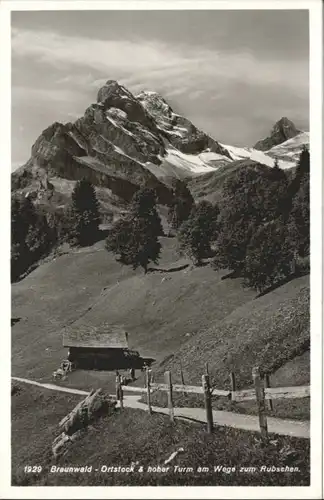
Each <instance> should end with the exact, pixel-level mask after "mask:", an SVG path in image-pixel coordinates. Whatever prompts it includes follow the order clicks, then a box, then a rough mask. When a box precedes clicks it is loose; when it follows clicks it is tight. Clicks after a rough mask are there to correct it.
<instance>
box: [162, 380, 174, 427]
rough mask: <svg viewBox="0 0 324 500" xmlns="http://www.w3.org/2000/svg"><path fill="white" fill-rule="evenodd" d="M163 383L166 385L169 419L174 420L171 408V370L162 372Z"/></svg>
mask: <svg viewBox="0 0 324 500" xmlns="http://www.w3.org/2000/svg"><path fill="white" fill-rule="evenodd" d="M164 379H165V383H166V384H167V385H168V406H169V412H170V420H171V422H174V409H173V398H172V381H171V372H170V371H167V372H165V374H164Z"/></svg>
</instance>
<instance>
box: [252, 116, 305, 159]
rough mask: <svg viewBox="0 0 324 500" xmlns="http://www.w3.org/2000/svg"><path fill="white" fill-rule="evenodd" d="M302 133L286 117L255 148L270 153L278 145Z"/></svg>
mask: <svg viewBox="0 0 324 500" xmlns="http://www.w3.org/2000/svg"><path fill="white" fill-rule="evenodd" d="M300 133H301V130H298V129H297V128H296V127H295V125H294V123H293V122H292V121H290V120H289V119H288V118H286V117H282V118H280V120H278V121H277V122H276V123H275V124H274V126H273V127H272V130H271V132H270V136H269V137H266V138H265V139H262V140H261V141H258V142H257V143H256V144H255V145H254V148H255V149H259V150H261V151H268V150H269V149H271V148H272V147H274V146H277V145H278V144H281V143H282V142H285V141H287V140H288V139H291V138H292V137H295V136H296V135H298V134H300Z"/></svg>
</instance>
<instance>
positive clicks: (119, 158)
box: [12, 80, 231, 203]
mask: <svg viewBox="0 0 324 500" xmlns="http://www.w3.org/2000/svg"><path fill="white" fill-rule="evenodd" d="M202 152H205V153H207V154H210V155H214V156H215V155H218V156H219V157H220V159H221V160H223V161H225V162H226V161H231V156H230V154H229V153H228V151H227V150H226V149H225V148H224V147H222V146H221V145H220V144H219V143H218V142H217V141H215V140H214V139H212V138H211V137H209V136H208V135H207V134H205V133H204V132H202V131H200V130H199V129H197V128H196V127H195V126H194V125H193V124H192V123H191V122H190V121H189V120H187V119H186V118H183V117H181V116H180V115H177V114H176V113H174V112H173V110H172V109H171V107H170V106H169V105H168V104H167V103H166V101H165V100H164V99H163V98H162V97H161V96H159V95H158V94H156V93H153V92H142V93H141V94H140V95H139V96H137V97H135V96H134V95H133V94H132V93H131V92H130V91H129V90H127V89H126V88H125V87H123V86H122V85H119V84H118V82H116V81H114V80H108V81H107V82H106V84H105V85H104V86H103V87H102V88H101V89H100V90H99V91H98V95H97V102H96V103H94V104H91V105H90V106H89V107H88V108H87V109H86V110H85V113H84V115H83V116H82V117H81V118H79V119H77V120H76V121H75V122H74V123H66V124H62V123H58V122H55V123H53V124H52V125H50V126H49V127H48V128H47V129H46V130H44V131H43V132H42V134H41V135H40V136H39V137H38V139H37V140H36V142H35V143H34V145H33V146H32V149H31V158H30V159H29V160H28V162H27V163H26V165H25V166H23V167H21V168H20V169H18V170H17V171H16V172H14V174H13V176H12V177H13V187H14V188H19V187H21V184H22V185H28V183H29V182H30V180H31V179H32V180H33V179H35V177H36V176H39V174H38V173H37V172H38V171H39V170H42V171H44V170H45V171H46V173H47V174H48V176H49V177H61V178H65V179H69V180H78V179H80V178H81V177H87V178H88V179H89V180H90V181H91V182H92V183H93V184H95V185H97V186H103V187H105V188H108V189H110V190H111V192H112V193H113V194H114V195H117V196H120V197H121V198H122V199H124V200H126V201H128V200H129V199H130V198H131V196H132V195H133V194H134V192H135V190H136V189H138V187H139V186H142V185H143V184H146V185H148V186H151V187H154V188H155V189H156V191H157V193H158V197H159V199H160V201H161V202H162V203H168V202H169V201H170V196H171V193H170V190H169V189H168V187H167V186H166V185H165V183H163V182H162V181H161V178H163V176H164V173H165V171H164V170H163V168H162V165H163V164H164V163H168V164H170V162H171V163H172V161H173V160H174V158H176V160H177V161H178V160H179V155H180V160H179V161H182V162H183V163H181V164H180V167H179V165H178V164H177V165H176V166H175V167H174V165H173V167H174V168H175V169H178V170H180V171H183V170H184V171H186V169H187V170H190V168H191V169H192V170H193V171H195V169H196V163H198V160H197V161H196V157H194V156H192V158H191V160H192V163H190V162H189V167H188V168H187V166H186V165H185V162H186V158H184V157H183V155H185V154H188V153H189V154H190V155H198V154H200V153H202ZM181 155H182V156H181ZM166 158H168V161H167V162H165V159H166ZM217 159H219V158H218V157H217ZM179 161H178V163H179ZM199 168H200V170H202V171H204V170H206V171H208V170H210V169H212V168H213V167H210V166H208V159H207V161H206V159H202V158H200V159H199ZM199 168H197V169H196V170H197V171H198V170H199ZM186 173H187V174H188V172H186Z"/></svg>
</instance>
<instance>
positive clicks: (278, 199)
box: [214, 166, 287, 273]
mask: <svg viewBox="0 0 324 500" xmlns="http://www.w3.org/2000/svg"><path fill="white" fill-rule="evenodd" d="M286 189H287V178H286V175H285V173H284V172H283V171H282V170H281V169H280V168H279V167H274V168H267V167H260V166H255V167H254V166H253V167H245V168H241V169H239V170H238V171H237V172H236V173H235V174H234V175H233V176H232V177H231V178H230V179H228V180H227V181H226V182H225V184H224V187H223V203H222V209H221V212H220V218H219V238H218V241H217V249H216V256H215V260H214V266H215V267H216V268H227V269H232V270H233V271H235V272H238V273H240V272H241V271H242V270H243V268H244V263H245V256H246V251H247V247H248V244H249V242H250V240H251V238H252V236H253V234H254V233H255V232H256V230H257V228H258V227H259V226H260V225H263V224H265V223H266V222H269V221H271V220H273V219H274V218H276V217H278V216H279V215H280V214H281V212H282V210H284V209H285V206H284V203H283V200H284V196H285V194H286Z"/></svg>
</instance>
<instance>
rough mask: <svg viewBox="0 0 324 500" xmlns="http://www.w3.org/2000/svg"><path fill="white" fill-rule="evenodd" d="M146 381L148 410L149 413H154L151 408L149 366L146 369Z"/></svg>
mask: <svg viewBox="0 0 324 500" xmlns="http://www.w3.org/2000/svg"><path fill="white" fill-rule="evenodd" d="M145 377H146V378H145V380H146V391H147V409H148V411H149V413H152V407H151V371H150V370H149V368H148V366H147V367H146V371H145Z"/></svg>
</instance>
